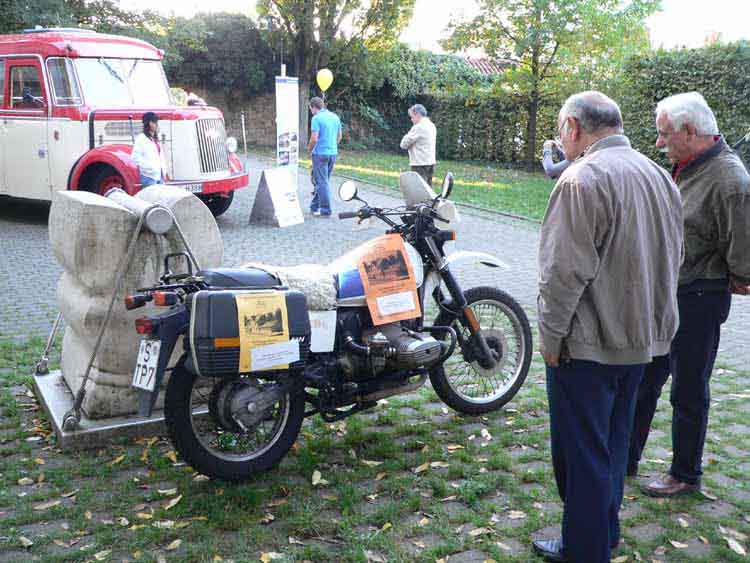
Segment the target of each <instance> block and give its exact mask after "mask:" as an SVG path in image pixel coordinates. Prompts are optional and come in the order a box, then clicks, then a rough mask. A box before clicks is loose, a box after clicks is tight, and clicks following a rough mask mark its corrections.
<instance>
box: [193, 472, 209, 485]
mask: <svg viewBox="0 0 750 563" xmlns="http://www.w3.org/2000/svg"><path fill="white" fill-rule="evenodd" d="M210 480H211V477H209V476H208V475H203V474H201V473H199V474H198V475H196V476H195V477H193V481H195V482H196V483H203V482H204V481H210Z"/></svg>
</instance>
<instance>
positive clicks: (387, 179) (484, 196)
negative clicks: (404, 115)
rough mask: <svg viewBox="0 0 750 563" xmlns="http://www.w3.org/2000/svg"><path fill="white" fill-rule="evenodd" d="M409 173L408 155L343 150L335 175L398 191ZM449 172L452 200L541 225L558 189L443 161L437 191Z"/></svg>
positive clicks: (538, 179) (268, 152)
mask: <svg viewBox="0 0 750 563" xmlns="http://www.w3.org/2000/svg"><path fill="white" fill-rule="evenodd" d="M251 152H252V153H254V154H259V155H262V156H267V157H271V158H273V156H274V154H275V153H274V149H273V148H268V147H253V148H252V149H251ZM300 156H301V157H302V160H301V164H302V165H303V166H307V167H310V166H312V163H311V161H310V160H309V159H306V158H305V157H306V156H307V155H300ZM408 170H409V159H408V157H407V156H406V154H403V155H398V154H393V153H387V152H379V151H350V150H341V151H340V152H339V156H338V158H337V160H336V168H335V170H334V174H336V175H338V176H346V177H350V178H354V179H356V180H361V181H363V182H369V183H373V184H378V185H382V186H386V187H390V188H393V189H397V188H398V178H399V175H400V174H401V172H406V171H408ZM448 171H450V172H453V175H454V177H455V184H454V190H453V194H452V195H451V199H453V200H455V201H459V202H461V203H467V204H470V205H475V206H477V207H481V208H483V209H489V210H493V211H501V212H504V213H510V214H512V215H519V216H522V217H527V218H529V219H533V220H535V221H541V219H542V217H543V216H544V211H545V209H546V208H547V200H548V199H549V194H550V192H551V191H552V188H553V187H554V185H555V183H554V182H553V181H552V180H549V179H548V178H547V177H545V176H544V174H542V173H541V172H539V173H529V172H523V171H519V170H510V169H507V168H502V167H500V166H497V165H493V164H489V163H482V162H459V161H441V162H439V163H438V165H437V169H436V171H435V176H434V178H433V184H434V185H435V187H436V188H437V187H438V186H439V185H440V182H442V179H443V176H444V175H445V173H446V172H448Z"/></svg>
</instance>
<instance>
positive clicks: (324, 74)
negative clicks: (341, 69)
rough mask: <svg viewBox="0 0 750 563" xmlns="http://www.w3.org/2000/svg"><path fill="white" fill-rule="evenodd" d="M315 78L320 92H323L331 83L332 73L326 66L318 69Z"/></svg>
mask: <svg viewBox="0 0 750 563" xmlns="http://www.w3.org/2000/svg"><path fill="white" fill-rule="evenodd" d="M317 80H318V86H320V90H321V92H325V91H326V90H328V88H330V87H331V84H332V83H333V73H332V72H331V71H330V70H328V69H327V68H322V69H320V70H319V71H318V76H317Z"/></svg>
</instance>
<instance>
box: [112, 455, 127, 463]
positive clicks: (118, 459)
mask: <svg viewBox="0 0 750 563" xmlns="http://www.w3.org/2000/svg"><path fill="white" fill-rule="evenodd" d="M124 459H125V456H124V455H120V456H117V457H116V458H115V459H113V460H112V461H110V462H109V464H110V465H117V464H118V463H120V462H121V461H122V460H124Z"/></svg>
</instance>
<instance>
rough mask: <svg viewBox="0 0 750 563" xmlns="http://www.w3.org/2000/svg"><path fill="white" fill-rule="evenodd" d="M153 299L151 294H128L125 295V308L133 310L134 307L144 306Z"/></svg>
mask: <svg viewBox="0 0 750 563" xmlns="http://www.w3.org/2000/svg"><path fill="white" fill-rule="evenodd" d="M149 301H151V296H150V295H148V294H146V295H128V296H127V297H125V308H126V309H127V310H128V311H132V310H133V309H138V308H139V307H143V306H144V305H145V304H146V303H148V302H149Z"/></svg>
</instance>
